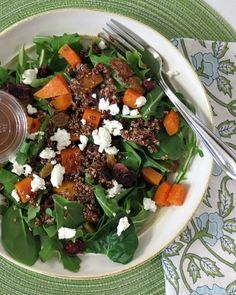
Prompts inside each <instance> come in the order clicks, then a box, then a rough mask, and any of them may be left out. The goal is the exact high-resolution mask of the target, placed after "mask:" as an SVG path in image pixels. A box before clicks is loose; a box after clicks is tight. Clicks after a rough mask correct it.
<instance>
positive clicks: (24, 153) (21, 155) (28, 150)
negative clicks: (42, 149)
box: [16, 141, 39, 165]
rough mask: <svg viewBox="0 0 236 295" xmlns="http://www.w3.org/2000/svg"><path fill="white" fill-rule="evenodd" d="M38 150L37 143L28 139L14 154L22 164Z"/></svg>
mask: <svg viewBox="0 0 236 295" xmlns="http://www.w3.org/2000/svg"><path fill="white" fill-rule="evenodd" d="M38 151H39V146H38V144H37V143H35V142H33V141H30V142H24V143H23V144H22V146H21V148H20V150H19V151H18V152H17V154H16V161H17V162H18V163H19V164H21V165H24V164H25V163H26V162H27V161H28V160H29V159H31V158H32V157H33V156H36V155H37V153H38Z"/></svg>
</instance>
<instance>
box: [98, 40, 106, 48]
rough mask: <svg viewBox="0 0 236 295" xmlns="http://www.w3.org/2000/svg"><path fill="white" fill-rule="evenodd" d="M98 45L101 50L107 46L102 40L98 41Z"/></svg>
mask: <svg viewBox="0 0 236 295" xmlns="http://www.w3.org/2000/svg"><path fill="white" fill-rule="evenodd" d="M98 47H99V48H100V49H101V50H103V49H105V48H107V46H106V43H105V42H104V41H103V40H101V41H100V42H99V43H98Z"/></svg>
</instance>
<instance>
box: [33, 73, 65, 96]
mask: <svg viewBox="0 0 236 295" xmlns="http://www.w3.org/2000/svg"><path fill="white" fill-rule="evenodd" d="M69 93H71V91H70V88H69V85H68V84H67V82H66V81H65V79H64V78H63V76H62V75H60V74H58V75H56V76H55V77H53V78H52V79H51V80H50V81H49V82H48V83H47V84H46V85H45V86H43V88H41V89H40V90H39V91H37V92H36V93H34V96H37V97H39V98H51V97H54V96H59V95H65V94H69Z"/></svg>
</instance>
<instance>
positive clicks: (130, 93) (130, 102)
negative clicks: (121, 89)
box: [123, 88, 142, 109]
mask: <svg viewBox="0 0 236 295" xmlns="http://www.w3.org/2000/svg"><path fill="white" fill-rule="evenodd" d="M141 95H142V93H141V92H139V91H137V90H135V89H132V88H128V89H126V90H125V93H124V96H123V103H124V104H125V105H127V106H128V107H130V108H132V109H137V108H138V107H137V105H136V104H135V103H136V99H137V98H138V97H140V96H141Z"/></svg>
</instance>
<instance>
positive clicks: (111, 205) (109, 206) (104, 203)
mask: <svg viewBox="0 0 236 295" xmlns="http://www.w3.org/2000/svg"><path fill="white" fill-rule="evenodd" d="M94 194H95V197H96V199H97V201H98V203H99V204H100V206H101V207H102V209H103V211H104V213H105V214H106V215H107V216H108V217H113V214H116V213H117V212H119V211H121V210H122V208H121V207H120V206H119V205H118V203H117V200H116V198H112V199H111V198H107V196H106V192H105V189H104V188H103V187H102V186H101V185H95V186H94Z"/></svg>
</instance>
